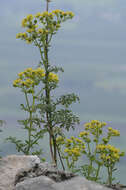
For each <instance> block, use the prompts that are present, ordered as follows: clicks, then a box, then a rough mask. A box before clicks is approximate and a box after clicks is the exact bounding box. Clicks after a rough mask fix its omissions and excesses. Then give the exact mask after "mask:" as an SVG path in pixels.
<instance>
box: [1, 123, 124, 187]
mask: <svg viewBox="0 0 126 190" xmlns="http://www.w3.org/2000/svg"><path fill="white" fill-rule="evenodd" d="M83 124H84V122H82V123H81V125H79V126H76V128H75V130H74V131H73V130H70V131H69V132H66V136H72V135H73V136H77V134H78V133H79V132H80V131H83V130H84V127H83ZM108 126H111V127H112V128H114V129H118V130H119V131H120V137H115V138H114V139H113V140H112V143H111V144H113V145H114V146H116V147H118V148H120V150H121V151H125V152H126V124H125V123H121V124H119V123H118V124H117V123H112V122H108V125H107V126H106V128H107V127H108ZM8 136H14V137H17V138H18V139H25V138H26V136H27V135H26V132H25V131H24V130H23V129H21V126H20V125H19V124H18V123H17V122H16V121H14V120H9V121H8V122H7V123H6V125H4V126H3V132H2V133H0V151H1V152H0V155H1V156H6V155H9V154H19V153H18V152H17V151H16V148H15V145H13V144H11V143H7V142H5V141H4V139H5V138H7V137H8ZM47 139H48V137H47V136H46V137H45V138H44V139H43V140H42V141H40V147H42V149H43V151H44V155H43V156H44V157H46V160H47V161H49V157H50V156H49V151H48V150H49V148H48V142H47ZM45 155H46V156H45ZM82 162H84V160H82ZM117 168H118V170H117V171H116V172H115V177H116V179H117V181H120V183H122V184H126V182H125V174H126V156H124V157H123V158H121V159H120V162H119V163H118V164H117ZM102 177H103V178H104V175H103V176H102Z"/></svg>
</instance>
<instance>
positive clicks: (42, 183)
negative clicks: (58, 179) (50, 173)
mask: <svg viewBox="0 0 126 190" xmlns="http://www.w3.org/2000/svg"><path fill="white" fill-rule="evenodd" d="M54 183H55V182H54V181H53V180H51V179H50V178H48V177H46V176H39V177H34V178H29V179H27V180H24V181H22V182H20V183H18V184H17V185H16V188H15V190H55V187H54V188H53V187H52V185H53V184H54Z"/></svg>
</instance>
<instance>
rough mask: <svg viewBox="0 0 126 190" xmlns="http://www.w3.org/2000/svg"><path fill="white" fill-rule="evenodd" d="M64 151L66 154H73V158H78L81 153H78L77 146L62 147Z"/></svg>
mask: <svg viewBox="0 0 126 190" xmlns="http://www.w3.org/2000/svg"><path fill="white" fill-rule="evenodd" d="M64 152H65V153H67V154H68V156H73V157H74V159H75V158H78V157H79V156H80V155H81V154H80V149H79V148H78V147H77V148H72V149H68V148H66V149H64Z"/></svg>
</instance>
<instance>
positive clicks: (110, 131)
mask: <svg viewBox="0 0 126 190" xmlns="http://www.w3.org/2000/svg"><path fill="white" fill-rule="evenodd" d="M108 135H110V136H120V132H119V131H118V130H116V129H112V127H108Z"/></svg>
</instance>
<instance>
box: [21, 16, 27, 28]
mask: <svg viewBox="0 0 126 190" xmlns="http://www.w3.org/2000/svg"><path fill="white" fill-rule="evenodd" d="M26 26H27V19H26V18H24V19H23V20H22V27H26Z"/></svg>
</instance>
